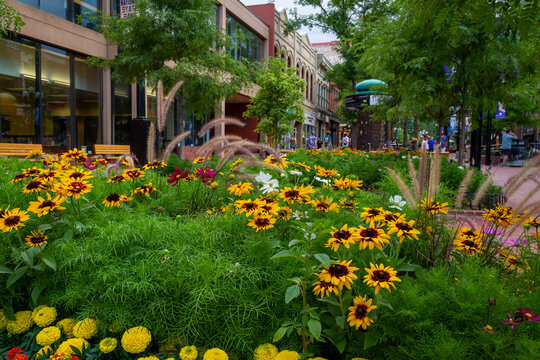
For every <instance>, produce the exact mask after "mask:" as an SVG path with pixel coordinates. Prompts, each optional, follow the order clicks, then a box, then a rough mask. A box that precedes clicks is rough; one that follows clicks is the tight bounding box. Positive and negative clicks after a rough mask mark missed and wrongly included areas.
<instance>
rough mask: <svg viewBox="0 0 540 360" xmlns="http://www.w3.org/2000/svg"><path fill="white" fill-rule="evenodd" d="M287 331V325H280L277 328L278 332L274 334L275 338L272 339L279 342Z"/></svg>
mask: <svg viewBox="0 0 540 360" xmlns="http://www.w3.org/2000/svg"><path fill="white" fill-rule="evenodd" d="M286 332H287V328H286V327H280V328H279V329H277V331H276V333H275V334H274V339H273V340H272V341H273V342H278V341H279V340H281V338H282V337H283V336H284V335H285V333H286Z"/></svg>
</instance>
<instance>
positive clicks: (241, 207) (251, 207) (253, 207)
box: [234, 199, 265, 215]
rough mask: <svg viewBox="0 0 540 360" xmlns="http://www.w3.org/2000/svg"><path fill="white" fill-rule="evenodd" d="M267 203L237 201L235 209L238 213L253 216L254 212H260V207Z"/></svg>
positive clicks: (249, 200) (248, 200)
mask: <svg viewBox="0 0 540 360" xmlns="http://www.w3.org/2000/svg"><path fill="white" fill-rule="evenodd" d="M264 204H265V203H264V202H262V201H260V200H258V199H256V200H251V199H247V200H236V201H235V202H234V207H235V208H236V213H237V214H240V213H245V214H246V215H251V214H252V213H253V212H256V211H259V210H260V207H261V206H262V205H264Z"/></svg>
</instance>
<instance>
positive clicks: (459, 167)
mask: <svg viewBox="0 0 540 360" xmlns="http://www.w3.org/2000/svg"><path fill="white" fill-rule="evenodd" d="M457 168H458V169H461V170H465V168H464V167H463V166H461V165H460V166H458V167H457Z"/></svg>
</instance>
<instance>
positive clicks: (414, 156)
mask: <svg viewBox="0 0 540 360" xmlns="http://www.w3.org/2000/svg"><path fill="white" fill-rule="evenodd" d="M412 158H413V159H420V156H416V155H413V157H412Z"/></svg>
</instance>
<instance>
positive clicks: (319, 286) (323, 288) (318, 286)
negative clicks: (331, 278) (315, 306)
mask: <svg viewBox="0 0 540 360" xmlns="http://www.w3.org/2000/svg"><path fill="white" fill-rule="evenodd" d="M315 275H317V276H319V278H320V275H321V274H315ZM313 285H314V286H315V287H314V288H313V293H314V294H315V295H316V296H319V295H321V298H323V297H325V296H330V295H331V294H332V293H335V294H336V295H338V294H339V292H338V287H337V286H336V285H333V284H332V283H331V282H326V281H322V280H320V279H319V281H315V282H314V283H313Z"/></svg>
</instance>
